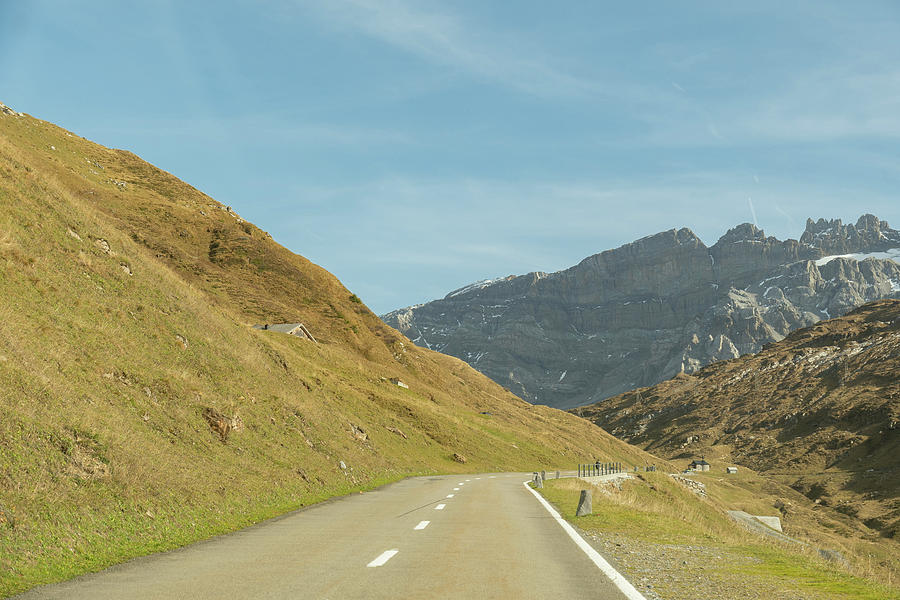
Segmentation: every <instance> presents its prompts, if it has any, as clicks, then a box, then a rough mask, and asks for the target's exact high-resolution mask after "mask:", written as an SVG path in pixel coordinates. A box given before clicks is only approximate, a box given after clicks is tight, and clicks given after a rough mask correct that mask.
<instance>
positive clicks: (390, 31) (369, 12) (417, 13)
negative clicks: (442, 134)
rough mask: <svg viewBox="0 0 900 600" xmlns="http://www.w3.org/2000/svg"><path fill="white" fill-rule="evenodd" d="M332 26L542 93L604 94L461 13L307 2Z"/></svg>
mask: <svg viewBox="0 0 900 600" xmlns="http://www.w3.org/2000/svg"><path fill="white" fill-rule="evenodd" d="M304 6H307V7H309V8H312V9H313V10H314V12H315V14H317V15H319V16H320V17H321V18H323V19H324V20H325V21H327V22H329V23H330V24H331V25H332V26H334V27H338V28H341V29H344V30H350V31H353V32H359V33H362V34H364V35H366V36H368V37H370V38H373V39H376V40H379V41H381V42H384V43H386V44H390V45H391V46H394V47H397V48H400V49H402V50H404V51H406V52H409V53H411V54H413V55H416V56H419V57H420V58H422V59H424V60H427V61H429V62H431V63H434V64H440V65H444V66H445V67H449V68H451V69H455V70H457V71H459V72H461V73H463V74H466V75H469V76H474V77H477V78H479V79H481V80H483V81H486V82H489V83H495V84H499V85H503V86H507V87H510V88H513V89H516V90H518V91H521V92H525V93H528V94H533V95H536V96H541V97H562V96H584V95H596V94H598V93H603V90H602V89H601V86H599V85H598V84H597V82H595V81H592V80H590V79H589V78H585V77H582V76H579V75H577V74H574V73H571V72H569V71H567V70H566V69H563V68H562V67H560V66H559V65H558V64H556V61H555V60H554V58H553V57H552V56H550V55H549V54H548V53H545V52H540V51H538V50H536V49H535V48H534V47H532V46H530V45H529V44H528V43H526V40H525V39H523V38H521V37H519V36H515V35H511V34H503V33H502V32H499V31H497V30H491V31H485V30H482V29H480V28H479V27H478V25H477V24H475V23H473V22H471V21H470V20H466V19H465V18H464V17H463V16H461V15H459V14H455V13H451V12H450V11H448V10H446V9H444V10H437V9H435V8H426V7H425V6H424V5H423V4H422V3H416V2H408V1H405V0H322V1H321V2H312V3H304Z"/></svg>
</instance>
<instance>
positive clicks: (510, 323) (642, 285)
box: [382, 215, 900, 408]
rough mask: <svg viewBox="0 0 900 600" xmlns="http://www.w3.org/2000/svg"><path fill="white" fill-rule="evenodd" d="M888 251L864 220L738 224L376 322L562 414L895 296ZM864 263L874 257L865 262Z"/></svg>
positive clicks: (480, 289) (890, 236) (629, 249)
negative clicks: (798, 226)
mask: <svg viewBox="0 0 900 600" xmlns="http://www.w3.org/2000/svg"><path fill="white" fill-rule="evenodd" d="M895 248H900V232H897V231H895V230H893V229H891V228H890V227H889V225H888V224H887V223H886V222H884V221H880V220H879V219H877V218H876V217H874V216H872V215H865V216H863V217H861V218H860V219H859V221H858V222H857V224H856V225H846V226H845V225H842V224H841V222H840V221H823V220H819V221H817V222H813V221H811V220H810V221H809V222H808V223H807V229H806V232H805V233H804V234H803V236H802V237H801V239H800V241H797V240H785V241H780V240H777V239H776V238H774V237H767V236H766V235H765V233H764V232H763V231H762V230H760V229H758V228H757V227H755V226H753V225H751V224H749V223H745V224H743V225H739V226H737V227H735V228H733V229H731V230H730V231H728V232H727V233H726V234H725V235H724V236H722V238H721V239H720V240H719V241H718V242H716V244H715V245H713V246H712V247H707V246H705V245H704V244H703V242H702V241H701V240H700V239H699V238H698V237H697V236H696V235H694V233H693V232H692V231H690V230H689V229H677V230H675V229H673V230H669V231H665V232H662V233H658V234H656V235H652V236H648V237H645V238H642V239H640V240H637V241H635V242H632V243H630V244H626V245H625V246H622V247H620V248H617V249H615V250H609V251H606V252H602V253H600V254H596V255H594V256H590V257H588V258H586V259H584V260H583V261H581V263H579V264H578V265H575V266H573V267H571V268H569V269H566V270H564V271H559V272H557V273H550V274H547V273H529V274H527V275H522V276H518V277H514V276H510V277H505V278H501V279H496V280H487V281H481V282H478V283H477V284H473V285H471V286H466V287H465V288H462V289H459V290H456V291H454V292H451V293H450V294H448V295H447V296H446V297H445V298H443V299H441V300H436V301H434V302H429V303H427V304H422V305H418V306H412V307H408V308H404V309H401V310H398V311H394V312H392V313H389V314H387V315H384V316H383V317H382V318H383V319H384V320H385V321H386V322H387V323H388V324H389V325H391V326H393V327H396V328H397V329H399V330H400V331H402V332H403V333H404V334H406V335H407V336H408V337H409V338H410V339H412V340H413V341H414V342H415V343H416V344H418V345H420V346H427V347H429V348H432V349H435V350H439V351H441V352H444V353H446V354H450V355H453V356H456V357H458V358H461V359H462V360H464V361H466V362H468V363H469V364H470V365H472V366H473V367H475V368H476V369H478V370H480V371H482V372H483V373H485V374H486V375H488V376H489V377H491V378H492V379H494V380H495V381H497V382H499V383H501V384H503V385H505V386H506V387H508V388H510V389H511V390H512V391H514V392H515V393H516V394H519V395H520V396H522V397H523V398H525V399H527V400H529V401H530V402H533V403H539V404H548V405H550V406H556V407H559V408H572V407H576V406H581V405H585V404H590V403H592V402H597V401H598V400H602V399H604V398H607V397H610V396H614V395H616V394H620V393H622V392H625V391H628V390H631V389H634V388H636V387H641V386H647V385H652V384H654V383H657V382H660V381H663V380H665V379H668V378H670V377H672V376H673V375H675V374H677V373H680V372H684V373H692V372H694V371H696V370H697V369H699V368H701V367H702V366H704V365H707V364H709V363H711V362H714V361H718V360H723V359H729V358H734V357H737V356H740V355H742V354H747V353H751V352H756V351H758V350H760V349H761V348H762V347H763V346H764V345H765V344H767V343H770V342H774V341H778V340H780V339H782V338H784V337H785V336H786V335H787V334H788V333H790V332H791V331H793V330H795V329H797V328H799V327H805V326H808V325H811V324H813V323H816V322H817V321H819V320H821V319H824V318H830V317H832V316H838V315H841V314H844V313H846V312H847V311H849V310H851V309H853V308H855V307H857V306H859V305H861V304H863V303H865V302H869V301H872V300H875V299H879V298H888V297H897V298H900V266H898V264H897V262H894V261H893V260H890V257H891V256H894V255H892V254H890V252H889V250H891V249H895ZM866 252H878V253H879V254H876V258H870V259H868V260H864V259H865V256H863V255H862V253H866ZM850 253H856V254H854V255H853V256H846V257H837V258H832V257H833V256H834V255H836V254H850ZM896 257H897V259H898V260H900V251H898V252H896Z"/></svg>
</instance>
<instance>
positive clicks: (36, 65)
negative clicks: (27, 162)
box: [0, 0, 900, 312]
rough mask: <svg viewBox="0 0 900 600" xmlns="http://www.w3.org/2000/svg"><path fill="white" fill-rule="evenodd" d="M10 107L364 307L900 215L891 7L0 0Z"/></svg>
mask: <svg viewBox="0 0 900 600" xmlns="http://www.w3.org/2000/svg"><path fill="white" fill-rule="evenodd" d="M0 101H2V102H4V103H6V104H8V105H10V106H12V107H13V108H15V109H17V110H21V111H25V112H28V113H30V114H33V115H35V116H37V117H40V118H43V119H46V120H49V121H53V122H55V123H57V124H59V125H62V126H63V127H66V128H68V129H71V130H73V131H75V132H77V133H79V134H80V135H83V136H85V137H88V138H90V139H93V140H95V141H98V142H100V143H102V144H104V145H107V146H112V147H118V148H127V149H129V150H132V151H134V152H135V153H137V154H139V155H140V156H142V157H143V158H145V159H146V160H149V161H150V162H152V163H154V164H156V165H158V166H160V167H162V168H164V169H166V170H168V171H170V172H172V173H174V174H175V175H177V176H178V177H180V178H182V179H184V180H186V181H188V182H189V183H191V184H193V185H194V186H196V187H198V188H199V189H201V190H203V191H204V192H206V193H208V194H210V195H211V196H213V197H214V198H216V199H217V200H219V201H221V202H223V203H225V204H228V205H230V206H232V207H233V208H234V209H235V210H236V211H237V212H238V213H240V214H241V215H242V216H243V217H244V218H247V219H249V220H251V221H253V222H254V223H256V224H257V225H259V226H260V227H262V228H263V229H265V230H267V231H269V232H270V233H271V234H272V235H273V236H274V237H275V239H276V240H278V241H279V242H281V243H282V244H284V245H285V246H287V247H288V248H290V249H292V250H293V251H295V252H297V253H299V254H303V255H304V256H306V257H308V258H309V259H311V260H313V261H315V262H316V263H318V264H320V265H322V266H324V267H325V268H327V269H328V270H330V271H331V272H333V273H334V274H335V275H337V276H338V277H339V278H340V279H341V280H342V281H343V282H344V284H345V285H347V287H349V288H350V289H351V290H352V291H354V292H356V293H357V294H359V295H360V297H362V298H363V300H364V301H365V302H366V303H367V304H368V305H369V306H370V307H371V308H372V309H373V310H375V311H376V312H386V311H388V310H391V309H394V308H399V307H402V306H406V305H409V304H413V303H418V302H424V301H427V300H430V299H434V298H437V297H442V296H443V295H445V294H446V293H447V292H449V291H451V290H453V289H455V288H457V287H460V286H462V285H465V284H467V283H469V282H472V281H475V280H479V279H485V278H490V277H497V276H503V275H509V274H520V273H525V272H528V271H534V270H543V271H555V270H558V269H562V268H565V267H568V266H570V265H573V264H575V263H577V262H579V261H580V260H581V259H582V258H584V257H586V256H589V255H591V254H594V253H597V252H600V251H603V250H606V249H609V248H613V247H616V246H619V245H621V244H623V243H627V242H629V241H631V240H634V239H636V238H639V237H643V236H645V235H649V234H652V233H656V232H658V231H662V230H666V229H671V228H673V227H690V228H691V229H693V230H694V231H695V232H696V233H697V234H698V235H699V236H700V237H701V238H702V239H703V240H704V241H705V242H706V243H707V244H709V245H711V244H713V243H715V241H716V239H718V237H719V236H721V235H722V234H723V233H724V232H725V231H726V230H727V229H728V228H730V227H732V226H734V225H736V224H738V223H741V222H745V221H747V222H753V221H754V219H755V220H756V222H757V223H758V225H759V226H760V227H762V228H763V229H765V230H766V232H767V233H768V234H770V235H775V236H777V237H779V238H786V237H795V238H796V237H799V235H800V234H801V233H802V231H803V227H804V223H805V220H806V218H807V217H809V216H812V217H820V216H821V217H826V218H842V219H844V220H845V221H847V220H852V221H855V220H856V218H857V217H858V216H859V215H860V214H862V213H864V212H871V213H874V214H876V215H878V216H880V217H882V218H884V219H887V220H888V221H890V222H891V224H892V225H893V226H895V227H897V226H900V198H898V193H897V192H898V189H900V187H898V184H900V144H898V141H900V4H897V3H896V2H854V3H847V2H820V1H816V2H783V1H782V2H753V3H731V2H729V3H723V2H679V3H675V2H646V3H622V2H593V1H588V2H566V3H549V2H546V1H541V2H528V1H522V2H515V3H513V2H482V1H471V2H469V1H460V2H429V1H426V0H416V1H413V0H409V1H405V0H321V1H316V0H310V1H300V0H296V1H294V0H259V1H256V2H250V1H227V0H224V1H217V2H202V1H198V0H192V1H191V2H178V1H175V0H171V1H168V0H159V1H146V2H138V1H134V2H121V1H119V0H116V1H109V0H91V1H87V0H85V1H74V0H72V1H69V0H29V1H28V2H16V1H14V0H0ZM754 213H755V214H754Z"/></svg>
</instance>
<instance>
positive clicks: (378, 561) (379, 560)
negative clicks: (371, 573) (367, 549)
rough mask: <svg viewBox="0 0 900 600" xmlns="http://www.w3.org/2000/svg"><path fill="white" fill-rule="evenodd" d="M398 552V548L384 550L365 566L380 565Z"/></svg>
mask: <svg viewBox="0 0 900 600" xmlns="http://www.w3.org/2000/svg"><path fill="white" fill-rule="evenodd" d="M398 552H400V551H399V550H385V551H384V552H382V553H381V554H379V555H378V558H376V559H375V560H373V561H372V562H370V563H369V564H367V565H366V566H367V567H380V566H382V565H383V564H384V563H386V562H387V561H389V560H391V559H392V558H394V555H395V554H397V553H398Z"/></svg>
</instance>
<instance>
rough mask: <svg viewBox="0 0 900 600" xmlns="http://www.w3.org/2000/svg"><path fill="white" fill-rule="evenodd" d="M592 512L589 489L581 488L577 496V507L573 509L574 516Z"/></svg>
mask: <svg viewBox="0 0 900 600" xmlns="http://www.w3.org/2000/svg"><path fill="white" fill-rule="evenodd" d="M593 512H594V508H593V506H591V491H590V490H581V496H579V497H578V508H576V509H575V516H576V517H585V516H587V515H590V514H591V513H593Z"/></svg>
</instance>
